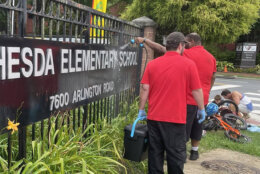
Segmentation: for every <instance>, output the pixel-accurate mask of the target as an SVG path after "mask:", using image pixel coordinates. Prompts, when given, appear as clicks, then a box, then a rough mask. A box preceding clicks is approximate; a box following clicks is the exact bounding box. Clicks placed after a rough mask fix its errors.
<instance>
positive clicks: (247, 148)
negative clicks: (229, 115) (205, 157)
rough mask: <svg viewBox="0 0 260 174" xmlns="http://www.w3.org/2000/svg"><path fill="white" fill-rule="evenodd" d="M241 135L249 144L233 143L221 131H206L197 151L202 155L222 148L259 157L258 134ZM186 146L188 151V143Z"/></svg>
mask: <svg viewBox="0 0 260 174" xmlns="http://www.w3.org/2000/svg"><path fill="white" fill-rule="evenodd" d="M242 133H243V134H245V135H247V136H249V137H250V138H251V142H249V143H244V144H242V143H237V142H233V141H231V140H229V139H228V138H227V137H226V136H225V135H224V131H223V130H218V131H214V130H213V131H207V134H206V136H205V137H203V138H202V140H201V144H200V149H199V150H200V152H202V153H203V152H208V151H210V150H213V149H216V148H223V149H229V150H233V151H238V152H242V153H246V154H249V155H254V156H258V157H260V133H257V132H249V131H242ZM187 145H188V147H187V149H188V150H189V149H190V143H188V144H187Z"/></svg>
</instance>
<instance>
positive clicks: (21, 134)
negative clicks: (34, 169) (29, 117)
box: [18, 126, 27, 160]
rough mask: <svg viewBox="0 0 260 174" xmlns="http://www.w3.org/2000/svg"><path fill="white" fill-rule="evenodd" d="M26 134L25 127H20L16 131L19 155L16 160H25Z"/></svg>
mask: <svg viewBox="0 0 260 174" xmlns="http://www.w3.org/2000/svg"><path fill="white" fill-rule="evenodd" d="M26 132H27V127H26V126H24V127H20V128H19V129H18V144H19V155H18V160H20V159H23V158H26Z"/></svg>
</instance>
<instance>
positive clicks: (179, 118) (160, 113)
mask: <svg viewBox="0 0 260 174" xmlns="http://www.w3.org/2000/svg"><path fill="white" fill-rule="evenodd" d="M185 42H186V41H185V37H184V35H183V34H182V33H180V32H173V33H171V34H169V35H168V37H167V41H166V50H167V51H166V53H165V54H164V55H163V56H161V57H159V58H157V59H154V60H152V61H150V62H149V63H148V65H147V67H146V69H145V72H144V75H143V78H142V80H141V90H140V106H139V114H138V117H139V118H140V117H143V116H144V115H146V114H145V111H144V107H145V103H146V101H147V100H148V116H147V126H148V132H149V133H148V136H149V150H148V170H149V173H150V174H153V173H156V174H157V173H163V160H164V151H166V155H167V167H168V173H169V174H173V173H174V174H179V173H183V165H184V162H185V160H186V112H187V110H186V108H187V97H188V93H190V92H191V93H192V95H193V97H194V99H195V101H196V103H197V105H198V108H199V110H198V112H197V117H198V119H199V120H200V122H202V121H203V120H204V119H205V110H204V102H203V93H202V89H201V85H200V80H199V76H198V72H197V68H196V65H195V63H194V62H193V61H191V60H189V59H187V58H185V57H183V56H181V54H182V53H183V50H184V47H185Z"/></svg>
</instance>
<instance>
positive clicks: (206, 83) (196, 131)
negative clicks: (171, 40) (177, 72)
mask: <svg viewBox="0 0 260 174" xmlns="http://www.w3.org/2000/svg"><path fill="white" fill-rule="evenodd" d="M186 40H187V41H188V43H187V44H186V47H185V48H187V49H185V50H184V52H183V55H184V56H186V57H188V58H189V59H191V60H193V62H194V63H195V64H196V66H197V69H198V73H199V78H200V83H201V85H202V89H203V95H204V104H205V105H207V104H208V98H209V93H210V90H211V87H212V86H213V84H214V82H215V72H216V59H215V58H214V57H213V56H212V55H211V54H210V53H209V52H208V51H207V50H206V49H204V47H203V46H202V45H201V38H200V36H199V34H197V33H190V34H188V35H187V36H186ZM136 42H137V43H145V44H146V45H148V46H149V47H150V48H152V49H154V50H155V51H157V52H158V53H161V54H162V53H165V52H166V48H165V47H164V46H162V45H160V44H158V43H155V42H153V41H151V40H149V39H145V38H141V37H138V38H136ZM187 104H188V105H187V125H186V131H187V142H188V141H189V138H191V146H192V147H191V151H190V158H189V159H190V160H197V159H198V158H199V153H198V146H199V143H200V140H201V137H202V125H201V124H200V123H199V122H198V119H197V118H196V113H197V109H198V107H197V104H196V102H195V100H194V99H193V96H192V93H189V94H188V98H187Z"/></svg>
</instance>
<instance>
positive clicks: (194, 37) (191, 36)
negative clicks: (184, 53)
mask: <svg viewBox="0 0 260 174" xmlns="http://www.w3.org/2000/svg"><path fill="white" fill-rule="evenodd" d="M186 38H187V40H188V41H192V40H193V41H194V43H195V44H196V45H201V37H200V35H199V34H198V33H190V34H188V35H187V36H186Z"/></svg>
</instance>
